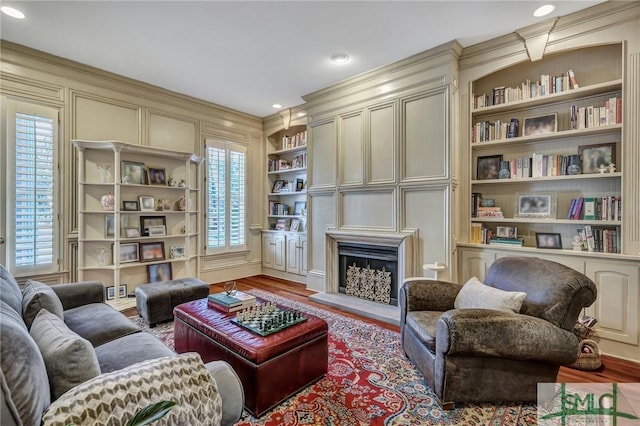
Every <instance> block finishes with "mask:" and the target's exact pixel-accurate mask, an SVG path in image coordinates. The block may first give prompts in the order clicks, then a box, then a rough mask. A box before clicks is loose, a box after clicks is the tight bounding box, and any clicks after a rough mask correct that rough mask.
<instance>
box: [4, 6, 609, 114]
mask: <svg viewBox="0 0 640 426" xmlns="http://www.w3.org/2000/svg"><path fill="white" fill-rule="evenodd" d="M550 1H553V3H554V4H555V5H556V10H555V11H554V12H553V13H552V14H551V15H550V16H548V17H545V18H542V19H549V17H556V16H562V15H566V14H569V13H571V12H574V11H576V10H580V9H584V8H586V7H590V6H593V5H595V4H597V3H602V0H595V1H581V0H572V1H566V0H565V1H557V0H550ZM547 2H548V1H481V0H474V1H452V0H449V1H372V2H365V1H136V2H133V1H2V5H3V6H13V7H16V8H18V9H20V10H22V11H23V12H24V13H25V14H26V19H23V20H16V19H13V18H9V17H7V16H5V15H4V14H2V18H1V21H0V36H1V37H2V39H5V40H9V41H12V42H14V43H18V44H22V45H26V46H29V47H32V48H35V49H38V50H42V51H45V52H49V53H52V54H54V55H57V56H61V57H63V58H68V59H72V60H74V61H77V62H81V63H84V64H88V65H91V66H94V67H97V68H101V69H103V70H107V71H111V72H113V73H116V74H120V75H123V76H126V77H130V78H133V79H136V80H141V81H145V82H147V83H150V84H153V85H156V86H160V87H163V88H165V89H169V90H172V91H175V92H179V93H183V94H187V95H190V96H193V97H196V98H199V99H204V100H206V101H210V102H213V103H216V104H219V105H223V106H225V107H228V108H232V109H235V110H238V111H242V112H246V113H249V114H253V115H256V116H259V117H265V116H267V115H271V114H273V113H274V112H276V110H274V109H273V108H272V107H271V105H272V104H273V103H280V104H282V106H283V108H288V107H293V106H296V105H300V104H302V103H303V101H302V99H301V96H302V95H305V94H307V93H310V92H313V91H315V90H318V89H322V88H324V87H327V86H329V85H331V84H333V83H337V82H339V81H342V80H344V79H347V78H349V77H352V76H354V75H357V74H360V73H362V72H364V71H368V70H371V69H374V68H378V67H381V66H383V65H387V64H389V63H392V62H395V61H397V60H399V59H402V58H406V57H408V56H411V55H413V54H416V53H419V52H422V51H424V50H427V49H430V48H432V47H435V46H438V45H440V44H443V43H446V42H448V41H451V40H453V39H457V40H458V41H459V42H460V43H461V44H462V45H463V46H465V47H466V46H470V45H472V44H476V43H479V42H482V41H485V40H488V39H491V38H494V37H496V36H499V35H503V34H508V33H511V32H513V31H514V30H516V29H518V28H522V27H525V26H527V25H530V24H534V23H536V22H538V21H539V20H540V18H534V17H533V15H532V12H533V10H534V9H535V8H536V7H538V6H540V5H542V4H544V3H547ZM338 52H345V53H347V54H348V55H349V56H350V57H351V61H350V62H349V63H348V64H346V65H335V64H332V63H330V61H329V57H330V56H331V55H332V54H334V53H338Z"/></svg>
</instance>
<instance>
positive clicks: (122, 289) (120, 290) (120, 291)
mask: <svg viewBox="0 0 640 426" xmlns="http://www.w3.org/2000/svg"><path fill="white" fill-rule="evenodd" d="M118 297H121V298H122V297H127V285H126V284H120V286H119V287H118Z"/></svg>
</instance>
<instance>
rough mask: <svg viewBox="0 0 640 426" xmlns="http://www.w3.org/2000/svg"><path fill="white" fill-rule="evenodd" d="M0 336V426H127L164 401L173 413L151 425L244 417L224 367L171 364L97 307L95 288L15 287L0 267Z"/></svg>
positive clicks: (148, 340)
mask: <svg viewBox="0 0 640 426" xmlns="http://www.w3.org/2000/svg"><path fill="white" fill-rule="evenodd" d="M0 337H1V339H0V351H1V357H0V363H1V367H2V369H1V371H0V372H1V375H0V424H2V425H3V426H9V425H25V426H32V425H40V424H41V423H43V424H69V423H73V424H76V425H80V424H92V425H93V424H120V423H122V424H124V423H125V422H126V421H127V420H128V418H130V416H131V415H132V414H133V413H135V411H137V410H138V409H140V408H142V407H144V406H148V405H149V404H151V403H153V402H158V401H161V400H168V399H170V400H174V401H175V402H177V403H178V405H177V406H176V407H173V408H172V409H171V411H170V412H169V414H168V415H167V416H165V417H164V418H163V419H161V421H160V422H159V423H158V424H176V423H179V424H198V423H201V422H204V424H216V423H217V424H222V425H231V424H234V423H235V422H236V421H237V420H238V419H239V418H240V416H241V415H242V407H243V405H244V393H243V389H242V384H241V383H240V381H239V379H238V377H237V375H236V374H235V372H234V371H233V369H232V368H231V367H230V366H229V364H227V363H225V362H222V361H214V362H211V363H208V364H206V365H205V364H204V363H203V362H202V360H201V359H200V357H199V355H197V354H189V355H186V356H182V355H176V354H175V353H174V352H173V351H171V350H170V349H169V348H168V347H166V346H165V345H164V344H163V343H162V342H161V341H160V340H158V339H157V338H156V337H155V336H153V335H151V334H150V333H147V332H144V331H142V330H141V329H140V328H139V327H137V326H136V325H134V324H133V323H132V322H131V321H130V320H129V319H128V318H127V317H125V316H124V315H122V314H121V313H120V312H118V311H116V310H115V309H113V308H112V307H110V306H109V305H107V304H106V303H104V287H103V285H102V284H101V283H99V282H83V283H73V284H61V285H54V286H48V285H46V284H42V283H38V282H35V281H31V280H29V281H27V282H26V283H25V284H24V285H23V286H19V285H18V283H17V282H16V280H15V279H14V277H13V276H12V275H11V274H10V273H9V272H8V271H7V270H6V269H5V267H4V266H3V265H0ZM123 394H124V395H123ZM92 398H93V400H92ZM96 398H97V400H96ZM69 412H72V413H73V415H74V416H75V417H70V416H69ZM203 416H204V419H206V421H205V420H204V419H203ZM114 418H115V419H117V420H115V421H114ZM109 422H112V423H109Z"/></svg>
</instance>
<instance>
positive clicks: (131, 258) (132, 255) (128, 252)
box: [120, 243, 140, 263]
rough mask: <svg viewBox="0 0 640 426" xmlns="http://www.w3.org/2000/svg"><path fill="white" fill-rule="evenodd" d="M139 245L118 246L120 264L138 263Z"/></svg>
mask: <svg viewBox="0 0 640 426" xmlns="http://www.w3.org/2000/svg"><path fill="white" fill-rule="evenodd" d="M139 250H140V245H139V243H121V244H120V263H131V262H139V261H140V257H139Z"/></svg>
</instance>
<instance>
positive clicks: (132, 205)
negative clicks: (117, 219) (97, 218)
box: [122, 200, 140, 211]
mask: <svg viewBox="0 0 640 426" xmlns="http://www.w3.org/2000/svg"><path fill="white" fill-rule="evenodd" d="M122 210H124V211H138V210H140V204H138V202H137V201H135V200H134V201H123V202H122Z"/></svg>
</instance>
